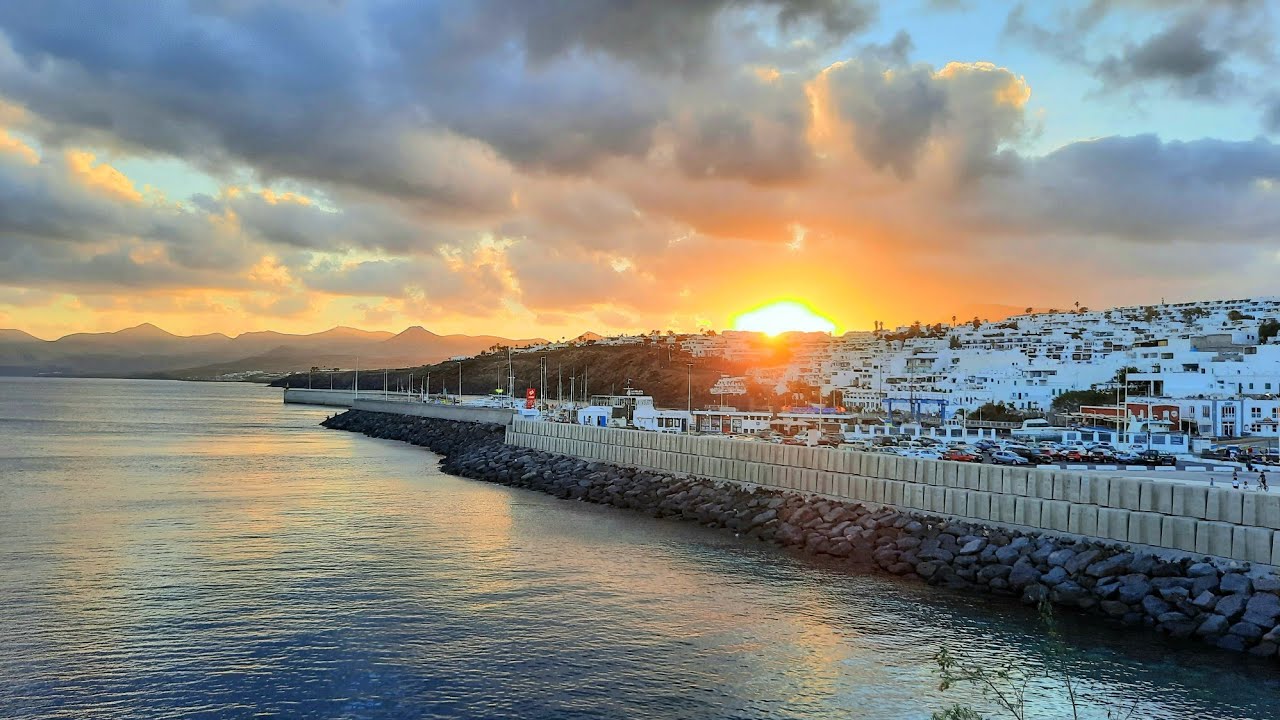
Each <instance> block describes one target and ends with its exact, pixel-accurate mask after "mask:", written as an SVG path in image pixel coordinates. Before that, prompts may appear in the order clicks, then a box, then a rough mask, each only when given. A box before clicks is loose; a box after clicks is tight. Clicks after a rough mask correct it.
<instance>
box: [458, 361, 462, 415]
mask: <svg viewBox="0 0 1280 720" xmlns="http://www.w3.org/2000/svg"><path fill="white" fill-rule="evenodd" d="M458 404H459V405H461V404H462V362H461V361H459V362H458Z"/></svg>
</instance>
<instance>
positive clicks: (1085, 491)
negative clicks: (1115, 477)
mask: <svg viewBox="0 0 1280 720" xmlns="http://www.w3.org/2000/svg"><path fill="white" fill-rule="evenodd" d="M1080 494H1081V499H1080V502H1088V503H1092V504H1094V505H1097V506H1099V507H1107V502H1108V500H1109V498H1110V496H1111V478H1109V477H1101V476H1099V475H1082V476H1081V477H1080Z"/></svg>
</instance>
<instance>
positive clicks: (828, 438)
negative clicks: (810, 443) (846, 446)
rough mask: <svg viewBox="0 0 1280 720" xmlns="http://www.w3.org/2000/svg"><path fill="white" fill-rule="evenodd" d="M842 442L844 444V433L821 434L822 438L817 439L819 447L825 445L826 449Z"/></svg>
mask: <svg viewBox="0 0 1280 720" xmlns="http://www.w3.org/2000/svg"><path fill="white" fill-rule="evenodd" d="M842 442H844V433H838V432H825V433H822V437H821V438H819V439H818V444H819V445H826V446H828V447H835V446H837V445H839V444H840V443H842Z"/></svg>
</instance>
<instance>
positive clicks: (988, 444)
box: [973, 440, 1000, 452]
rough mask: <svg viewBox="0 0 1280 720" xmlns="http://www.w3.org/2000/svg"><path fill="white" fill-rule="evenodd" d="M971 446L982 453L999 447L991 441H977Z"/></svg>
mask: <svg viewBox="0 0 1280 720" xmlns="http://www.w3.org/2000/svg"><path fill="white" fill-rule="evenodd" d="M973 446H974V447H976V448H978V449H979V450H981V451H982V452H990V451H991V450H996V449H998V448H999V447H1000V446H999V445H997V444H996V443H995V442H993V441H991V440H979V441H977V442H975V443H974V444H973Z"/></svg>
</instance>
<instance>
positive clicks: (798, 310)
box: [733, 300, 836, 336]
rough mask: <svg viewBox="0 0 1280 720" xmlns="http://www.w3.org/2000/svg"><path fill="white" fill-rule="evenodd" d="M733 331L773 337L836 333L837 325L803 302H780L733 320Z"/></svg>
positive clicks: (769, 304) (751, 311) (743, 314)
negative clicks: (793, 334)
mask: <svg viewBox="0 0 1280 720" xmlns="http://www.w3.org/2000/svg"><path fill="white" fill-rule="evenodd" d="M733 329H734V330H751V331H754V332H761V333H764V334H765V335H771V336H772V335H780V334H782V333H785V332H827V333H829V332H835V329H836V325H835V323H833V322H831V320H829V319H827V318H825V317H823V316H822V315H820V314H818V313H817V312H816V311H814V310H813V309H812V308H810V307H809V306H808V305H805V304H804V303H802V302H798V301H795V300H778V301H775V302H771V303H768V304H767V305H761V306H760V307H758V308H756V309H754V310H749V311H747V312H744V313H742V314H740V315H738V316H737V317H735V318H734V319H733Z"/></svg>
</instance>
